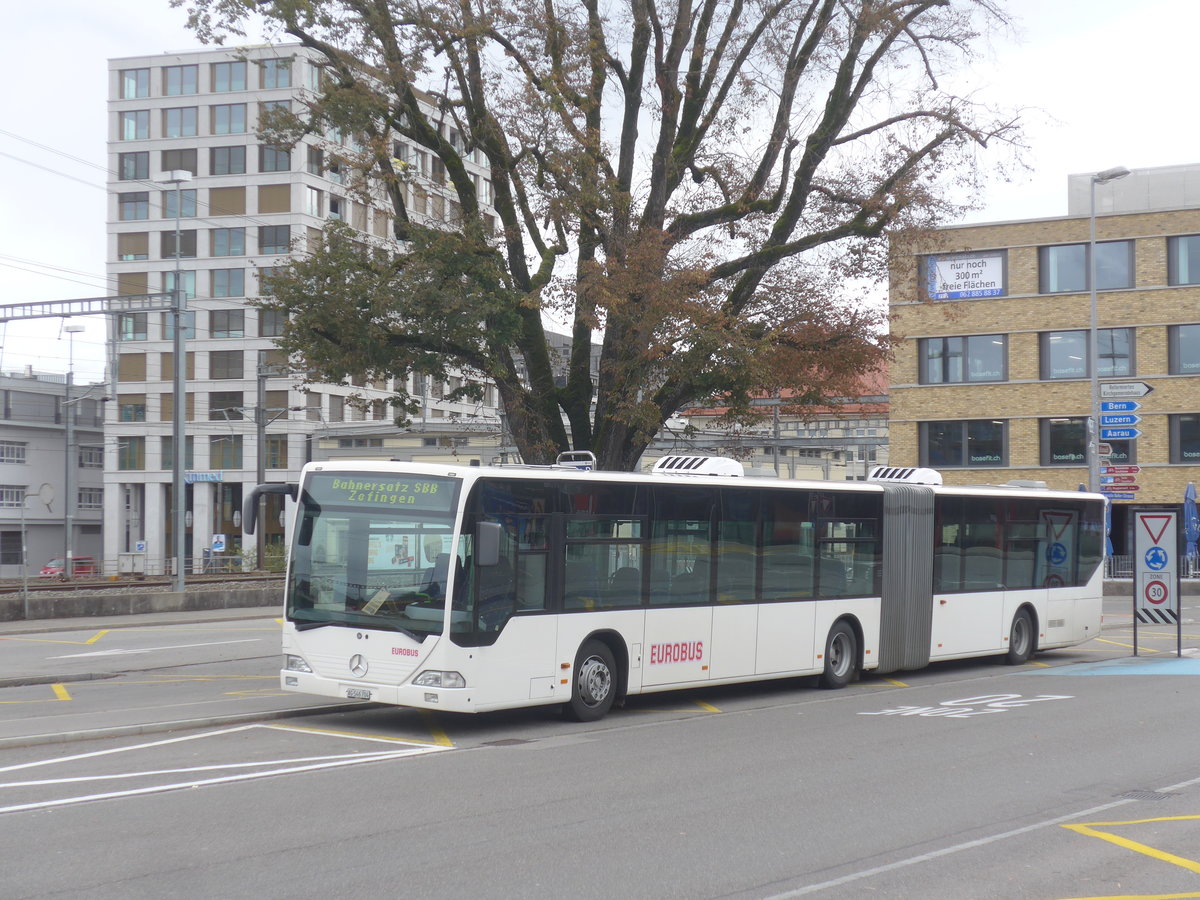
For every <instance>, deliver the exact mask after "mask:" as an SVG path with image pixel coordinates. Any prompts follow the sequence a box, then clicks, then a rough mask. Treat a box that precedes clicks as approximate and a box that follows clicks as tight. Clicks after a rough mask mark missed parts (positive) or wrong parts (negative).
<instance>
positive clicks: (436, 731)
mask: <svg viewBox="0 0 1200 900" xmlns="http://www.w3.org/2000/svg"><path fill="white" fill-rule="evenodd" d="M419 712H420V713H421V720H422V721H423V722H424V723H425V727H426V728H428V729H429V733H430V734H432V735H433V742H434V743H435V744H436V745H437V746H439V747H453V746H454V741H452V740H450V737H449V735H447V734H446V732H445V731H444V730H442V726H441V725H439V724H438V723H437V721H436V720H435V719H434V718H433V713H431V712H430V711H429V710H427V709H422V710H419Z"/></svg>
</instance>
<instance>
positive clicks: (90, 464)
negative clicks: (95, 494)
mask: <svg viewBox="0 0 1200 900" xmlns="http://www.w3.org/2000/svg"><path fill="white" fill-rule="evenodd" d="M79 468H81V469H103V468H104V450H103V449H102V448H100V447H80V448H79Z"/></svg>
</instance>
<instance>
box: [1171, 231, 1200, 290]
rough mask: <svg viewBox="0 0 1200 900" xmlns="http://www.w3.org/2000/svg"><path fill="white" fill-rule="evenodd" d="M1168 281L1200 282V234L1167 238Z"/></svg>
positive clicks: (1175, 283) (1176, 282)
mask: <svg viewBox="0 0 1200 900" xmlns="http://www.w3.org/2000/svg"><path fill="white" fill-rule="evenodd" d="M1167 283H1168V284H1173V285H1179V284H1200V234H1184V235H1180V236H1178V237H1169V238H1167Z"/></svg>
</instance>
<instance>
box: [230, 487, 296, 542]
mask: <svg viewBox="0 0 1200 900" xmlns="http://www.w3.org/2000/svg"><path fill="white" fill-rule="evenodd" d="M299 487H300V486H299V485H298V484H295V483H289V482H282V481H273V482H270V483H268V484H259V485H255V486H254V487H252V488H251V489H250V493H249V495H247V497H246V499H245V501H244V502H243V503H242V525H243V528H242V530H243V531H245V532H246V534H254V529H255V528H257V527H258V498H259V497H261V496H262V495H263V494H287V495H288V496H289V497H291V498H292V499H293V500H295V499H296V495H297V494H298V493H299Z"/></svg>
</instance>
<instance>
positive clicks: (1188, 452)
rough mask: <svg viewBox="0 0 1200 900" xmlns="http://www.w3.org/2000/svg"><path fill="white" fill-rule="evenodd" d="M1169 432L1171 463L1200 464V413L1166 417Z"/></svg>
mask: <svg viewBox="0 0 1200 900" xmlns="http://www.w3.org/2000/svg"><path fill="white" fill-rule="evenodd" d="M1167 418H1168V422H1169V427H1170V432H1171V462H1173V463H1182V464H1184V465H1189V466H1194V465H1198V464H1200V413H1183V414H1180V415H1174V416H1168V417H1167Z"/></svg>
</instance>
